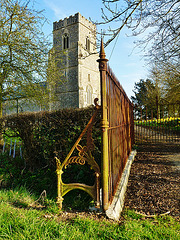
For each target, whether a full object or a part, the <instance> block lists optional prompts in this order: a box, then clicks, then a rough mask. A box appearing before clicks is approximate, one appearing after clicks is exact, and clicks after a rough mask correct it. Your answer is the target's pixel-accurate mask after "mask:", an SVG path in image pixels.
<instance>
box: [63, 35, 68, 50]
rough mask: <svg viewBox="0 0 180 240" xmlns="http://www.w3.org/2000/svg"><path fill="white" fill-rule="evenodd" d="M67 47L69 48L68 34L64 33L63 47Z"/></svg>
mask: <svg viewBox="0 0 180 240" xmlns="http://www.w3.org/2000/svg"><path fill="white" fill-rule="evenodd" d="M67 48H69V36H68V35H67V33H65V34H64V36H63V49H67Z"/></svg>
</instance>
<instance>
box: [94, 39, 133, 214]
mask: <svg viewBox="0 0 180 240" xmlns="http://www.w3.org/2000/svg"><path fill="white" fill-rule="evenodd" d="M107 61H108V60H107V59H106V55H105V52H104V47H103V42H101V52H100V59H99V60H98V62H99V70H100V76H101V127H102V149H101V151H102V152H101V154H102V159H101V161H102V192H103V194H102V196H103V209H104V210H107V209H108V206H109V204H110V203H111V202H112V200H113V197H114V195H115V192H116V189H117V186H118V183H119V181H120V178H121V175H122V172H123V170H124V167H125V165H126V162H127V159H128V156H129V154H130V152H131V149H132V144H133V143H134V121H133V104H132V103H131V101H130V100H129V98H128V97H127V95H126V93H125V91H124V90H123V88H122V86H121V85H120V83H119V81H118V80H117V79H116V77H115V76H114V74H113V72H112V70H111V69H110V67H109V66H108V65H107Z"/></svg>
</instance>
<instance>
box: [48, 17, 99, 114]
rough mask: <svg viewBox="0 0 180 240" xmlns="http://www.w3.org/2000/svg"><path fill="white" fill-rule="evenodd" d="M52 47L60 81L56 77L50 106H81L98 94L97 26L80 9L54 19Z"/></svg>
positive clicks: (87, 103)
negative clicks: (63, 17)
mask: <svg viewBox="0 0 180 240" xmlns="http://www.w3.org/2000/svg"><path fill="white" fill-rule="evenodd" d="M53 51H54V52H55V56H56V61H57V62H58V64H57V65H58V69H60V71H61V72H62V74H63V83H62V82H61V79H59V80H60V81H59V84H58V81H57V84H56V86H55V90H54V91H55V95H56V97H57V101H56V102H55V103H53V104H52V105H51V109H52V110H53V109H60V108H71V107H72V108H83V107H86V106H89V105H91V104H93V100H94V98H100V74H99V69H98V63H97V62H96V60H97V59H98V54H97V51H96V26H95V25H94V24H93V23H92V22H90V21H89V20H87V19H86V18H84V17H83V16H81V14H80V13H76V14H75V15H74V16H70V17H68V18H65V19H63V20H60V21H59V22H54V23H53Z"/></svg>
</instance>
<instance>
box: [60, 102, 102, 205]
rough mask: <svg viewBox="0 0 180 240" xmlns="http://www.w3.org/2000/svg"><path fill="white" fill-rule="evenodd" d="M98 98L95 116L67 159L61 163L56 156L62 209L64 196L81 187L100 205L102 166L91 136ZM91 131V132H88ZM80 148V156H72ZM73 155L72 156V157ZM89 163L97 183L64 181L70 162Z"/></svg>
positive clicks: (94, 115) (97, 108) (94, 116)
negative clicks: (96, 156)
mask: <svg viewBox="0 0 180 240" xmlns="http://www.w3.org/2000/svg"><path fill="white" fill-rule="evenodd" d="M97 101H98V100H97V99H95V101H94V102H95V105H96V110H95V113H94V114H93V116H92V117H91V119H90V121H89V122H88V124H87V126H86V127H85V129H84V130H83V131H82V133H81V135H80V136H79V138H78V139H77V141H76V143H75V144H74V146H73V147H72V149H71V150H70V152H69V154H68V155H67V157H66V159H65V160H64V161H63V162H62V163H61V161H60V159H58V158H57V157H55V159H56V165H57V170H56V173H57V194H58V197H57V204H58V207H59V209H62V202H63V196H64V195H65V194H66V193H68V192H69V191H71V190H73V189H80V190H83V191H85V192H87V193H88V194H89V195H90V196H91V197H92V198H93V199H94V200H95V202H96V207H97V208H99V207H100V194H99V191H100V168H99V165H98V164H97V163H96V161H95V159H94V157H93V156H92V152H91V151H92V150H93V147H94V145H93V141H92V136H91V130H92V126H93V122H94V120H95V118H96V116H97V113H98V110H99V109H100V106H99V105H98V104H97ZM88 131H89V134H88ZM86 132H87V146H81V145H80V144H79V142H80V141H81V139H82V137H83V136H84V134H85V133H86ZM75 149H77V150H78V156H72V154H73V152H74V150H75ZM71 156H72V157H71ZM86 162H87V163H88V164H89V165H90V166H91V169H93V170H94V171H95V183H94V185H93V186H88V185H86V184H81V183H70V184H65V183H63V181H62V174H63V168H66V167H67V165H69V164H73V163H76V164H80V165H84V164H85V163H86Z"/></svg>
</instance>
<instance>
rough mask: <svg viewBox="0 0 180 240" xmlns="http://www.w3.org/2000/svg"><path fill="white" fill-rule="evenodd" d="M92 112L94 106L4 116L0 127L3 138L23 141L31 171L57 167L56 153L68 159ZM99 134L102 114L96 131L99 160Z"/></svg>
mask: <svg viewBox="0 0 180 240" xmlns="http://www.w3.org/2000/svg"><path fill="white" fill-rule="evenodd" d="M93 112H94V107H93V106H91V107H88V108H84V109H63V110H58V111H52V112H38V113H23V114H19V115H18V116H17V115H9V116H5V117H3V118H2V119H0V125H1V129H2V132H3V135H4V136H6V137H7V136H8V137H11V136H13V137H14V136H16V137H18V138H20V139H22V143H23V157H24V159H25V161H26V166H27V167H28V168H30V169H31V170H33V169H36V168H41V167H45V166H49V167H52V168H55V160H54V157H55V154H57V155H58V157H59V158H60V159H61V160H62V161H63V160H64V159H65V157H66V156H67V154H68V152H69V151H70V149H71V147H72V146H73V145H74V143H75V141H76V140H77V138H78V137H79V135H80V134H81V132H82V130H83V129H84V128H85V126H86V125H87V123H88V121H89V120H90V118H91V116H92V115H93ZM9 133H10V134H9ZM12 133H13V134H12ZM100 135H101V134H100V114H99V115H98V116H97V119H96V122H95V125H94V128H93V139H94V143H95V152H94V156H95V159H98V160H99V159H100V140H101V139H100ZM81 144H82V145H83V144H85V140H82V142H81Z"/></svg>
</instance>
